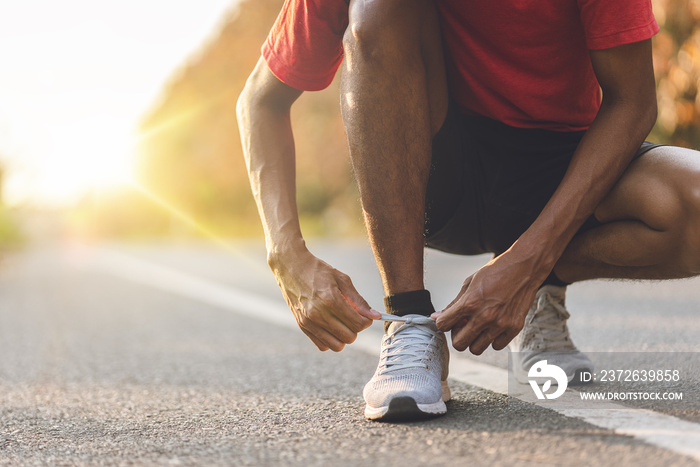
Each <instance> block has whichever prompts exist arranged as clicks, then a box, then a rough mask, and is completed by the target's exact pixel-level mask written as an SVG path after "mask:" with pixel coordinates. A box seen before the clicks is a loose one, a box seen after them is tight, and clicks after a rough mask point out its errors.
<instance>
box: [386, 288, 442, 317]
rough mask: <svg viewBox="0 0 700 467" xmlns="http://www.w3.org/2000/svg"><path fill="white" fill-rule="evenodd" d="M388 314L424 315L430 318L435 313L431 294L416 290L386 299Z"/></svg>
mask: <svg viewBox="0 0 700 467" xmlns="http://www.w3.org/2000/svg"><path fill="white" fill-rule="evenodd" d="M384 306H385V307H386V312H387V313H389V314H392V315H396V316H406V315H423V316H430V315H431V314H433V313H434V312H435V308H434V307H433V302H432V300H430V292H428V291H427V290H414V291H412V292H401V293H397V294H393V295H389V296H388V297H385V298H384Z"/></svg>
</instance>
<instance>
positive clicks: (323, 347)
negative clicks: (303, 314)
mask: <svg viewBox="0 0 700 467" xmlns="http://www.w3.org/2000/svg"><path fill="white" fill-rule="evenodd" d="M300 329H301V331H302V332H303V333H304V334H306V337H308V338H309V339H311V342H313V343H314V345H315V346H316V347H317V348H318V350H320V351H321V352H325V351H326V350H328V349H329V347H328V346H327V345H326V344H324V343H323V342H321V341H320V340H319V339H318V338H317V337H316V336H314V335H313V334H311V333H310V332H309V331H307V330H306V329H304V328H300Z"/></svg>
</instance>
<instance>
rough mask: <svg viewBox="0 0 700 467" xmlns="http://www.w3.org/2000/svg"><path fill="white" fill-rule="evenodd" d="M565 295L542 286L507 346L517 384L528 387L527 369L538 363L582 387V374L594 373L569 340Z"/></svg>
mask: <svg viewBox="0 0 700 467" xmlns="http://www.w3.org/2000/svg"><path fill="white" fill-rule="evenodd" d="M565 295H566V287H557V286H554V285H545V286H544V287H542V288H541V289H540V290H538V291H537V295H536V296H535V302H534V303H533V304H532V306H531V307H530V311H528V313H527V317H526V318H525V326H524V327H523V330H522V331H520V334H518V336H517V337H516V338H515V339H513V340H512V341H511V343H510V344H508V347H509V348H510V350H511V357H512V359H513V360H512V362H513V372H514V374H515V378H516V379H517V380H518V382H520V383H523V384H527V382H528V371H529V370H530V367H532V365H534V364H535V363H537V362H539V361H540V360H547V363H548V364H550V365H551V364H554V365H557V366H558V367H560V368H561V369H562V370H564V372H565V373H566V377H567V379H568V380H569V383H570V384H583V383H584V381H582V379H581V373H583V372H590V373H593V362H591V360H590V359H589V358H588V357H587V356H586V354H584V353H582V352H579V350H578V349H577V348H576V346H574V343H573V342H572V341H571V337H569V329H568V328H567V326H566V320H567V319H569V316H570V315H569V312H568V311H566V307H565V305H564V299H565Z"/></svg>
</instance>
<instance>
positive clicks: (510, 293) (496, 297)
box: [432, 253, 546, 355]
mask: <svg viewBox="0 0 700 467" xmlns="http://www.w3.org/2000/svg"><path fill="white" fill-rule="evenodd" d="M507 255H508V253H504V254H503V255H501V256H499V257H498V258H495V259H494V260H492V261H491V262H489V263H488V264H487V265H485V266H484V267H482V268H481V269H479V270H478V271H477V272H476V273H475V274H474V275H472V276H470V277H469V278H467V280H465V281H464V285H463V286H462V289H461V290H460V292H459V294H458V295H457V297H456V298H455V299H454V300H453V301H452V303H450V304H449V305H448V306H447V308H445V309H444V310H443V311H440V312H437V313H434V314H433V315H432V316H433V318H436V325H437V327H438V329H440V330H441V331H448V330H451V331H452V346H453V347H454V348H455V349H457V350H459V351H463V350H466V349H467V348H469V350H470V351H471V353H473V354H474V355H481V354H482V353H483V352H484V350H486V349H487V348H488V347H489V345H492V346H493V348H494V349H495V350H501V349H503V348H505V346H506V345H508V343H509V342H510V341H511V340H513V338H514V337H515V336H517V335H518V333H519V332H520V330H521V329H522V328H523V325H524V323H525V317H526V316H527V312H528V310H529V308H530V305H532V302H533V301H534V299H535V294H536V293H537V288H538V287H539V285H540V283H541V282H542V280H544V277H542V279H533V277H539V276H541V275H542V274H543V273H542V272H539V273H538V274H534V273H533V270H532V268H531V267H530V266H529V265H528V264H527V262H522V261H515V260H514V259H513V258H511V257H509V256H507ZM545 276H546V275H545Z"/></svg>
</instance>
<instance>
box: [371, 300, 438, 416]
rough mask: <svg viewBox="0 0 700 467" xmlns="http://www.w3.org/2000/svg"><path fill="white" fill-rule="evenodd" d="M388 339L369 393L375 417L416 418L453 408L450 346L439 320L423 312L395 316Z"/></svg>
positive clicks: (384, 318) (385, 315) (372, 414)
mask: <svg viewBox="0 0 700 467" xmlns="http://www.w3.org/2000/svg"><path fill="white" fill-rule="evenodd" d="M382 319H383V320H385V321H391V322H392V323H391V324H390V325H389V329H388V330H387V332H386V334H385V335H384V338H383V339H382V347H381V353H380V356H379V365H378V366H377V371H375V373H374V376H373V377H372V379H371V380H370V381H369V382H368V383H367V384H366V385H365V388H364V391H363V395H364V398H365V402H367V406H366V407H365V417H366V418H368V419H370V420H410V419H419V418H426V417H431V416H437V415H441V414H444V413H446V412H447V407H446V406H445V402H446V401H448V400H450V388H449V387H448V385H447V373H448V366H449V359H450V354H449V349H448V347H447V340H446V339H445V334H444V333H443V332H440V331H438V330H437V328H436V327H435V320H434V319H432V318H429V317H426V316H421V315H406V316H403V317H401V316H393V315H388V314H385V313H382Z"/></svg>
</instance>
